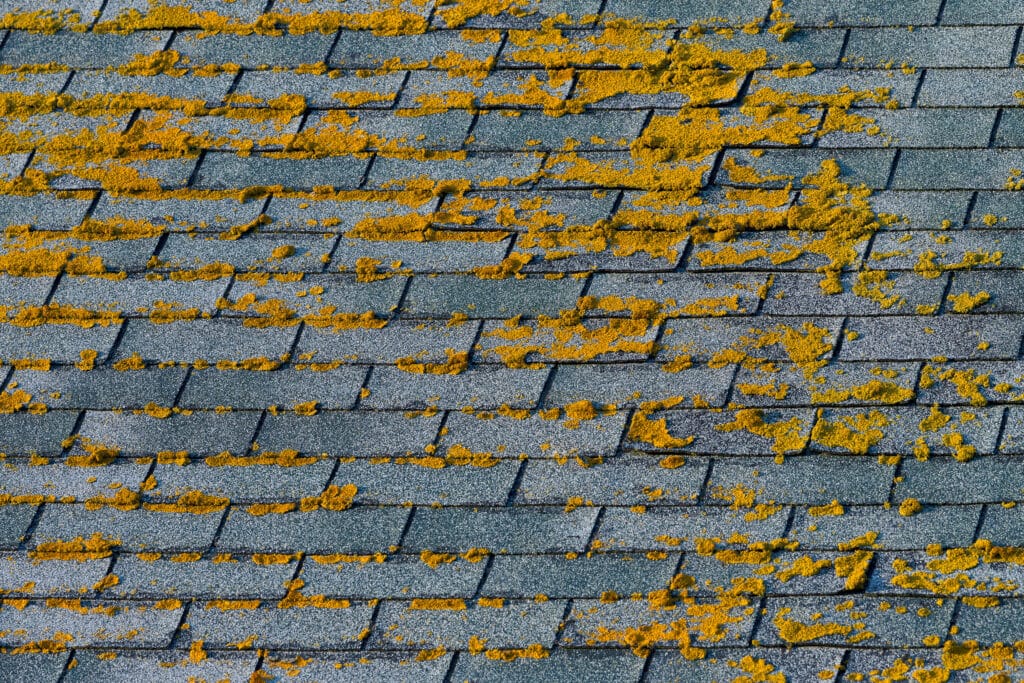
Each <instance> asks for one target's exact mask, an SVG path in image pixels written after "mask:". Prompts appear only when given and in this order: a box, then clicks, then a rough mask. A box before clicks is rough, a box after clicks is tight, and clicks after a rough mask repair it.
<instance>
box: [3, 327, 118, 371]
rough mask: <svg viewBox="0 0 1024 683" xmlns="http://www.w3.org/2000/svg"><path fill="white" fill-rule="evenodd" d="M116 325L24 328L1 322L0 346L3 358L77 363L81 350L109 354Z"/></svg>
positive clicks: (114, 336)
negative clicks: (41, 359) (44, 359)
mask: <svg viewBox="0 0 1024 683" xmlns="http://www.w3.org/2000/svg"><path fill="white" fill-rule="evenodd" d="M118 329H119V326H118V325H110V326H108V327H103V326H96V327H91V328H88V329H82V328H75V329H67V328H64V329H62V328H60V327H56V326H53V325H50V326H46V327H35V328H23V327H14V326H12V325H0V349H3V353H4V354H5V358H4V360H11V359H16V358H48V359H50V360H51V361H53V362H55V363H77V362H78V361H79V360H80V359H81V357H80V354H81V352H82V351H85V350H90V351H96V352H97V353H98V354H99V356H100V357H106V356H107V354H108V353H110V350H111V347H112V346H113V344H114V340H115V339H116V338H117V332H118Z"/></svg>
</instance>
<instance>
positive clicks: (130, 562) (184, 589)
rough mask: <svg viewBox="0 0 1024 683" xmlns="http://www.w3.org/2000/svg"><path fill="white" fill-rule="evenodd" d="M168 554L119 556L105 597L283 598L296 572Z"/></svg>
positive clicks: (289, 566) (239, 561)
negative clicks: (183, 558) (114, 578)
mask: <svg viewBox="0 0 1024 683" xmlns="http://www.w3.org/2000/svg"><path fill="white" fill-rule="evenodd" d="M174 557H175V556H173V555H170V556H167V555H165V556H164V557H161V558H160V559H157V560H143V559H141V558H140V557H139V556H138V555H133V554H130V553H120V554H119V555H118V557H117V562H115V563H114V568H113V573H114V574H116V575H117V577H118V579H119V580H118V583H117V585H116V586H113V587H112V588H110V589H108V590H107V591H106V593H105V594H110V595H116V596H120V597H125V598H146V597H151V598H154V599H157V598H165V597H168V596H173V597H177V598H192V597H212V598H221V599H226V600H244V599H252V598H268V599H272V598H281V597H284V594H285V588H284V585H285V584H286V583H287V582H288V581H289V580H290V579H291V578H292V575H293V574H294V573H295V566H294V563H284V564H265V565H259V564H256V563H255V562H253V561H251V560H250V559H249V558H247V557H237V558H234V559H233V560H232V561H231V562H213V561H211V560H208V559H202V560H195V561H187V562H182V561H179V560H175V559H174Z"/></svg>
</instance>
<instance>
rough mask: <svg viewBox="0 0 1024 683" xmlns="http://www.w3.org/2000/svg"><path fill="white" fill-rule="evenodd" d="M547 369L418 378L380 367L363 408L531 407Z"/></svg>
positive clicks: (496, 369) (474, 371)
mask: <svg viewBox="0 0 1024 683" xmlns="http://www.w3.org/2000/svg"><path fill="white" fill-rule="evenodd" d="M547 376H548V369H547V368H542V369H540V370H530V369H517V370H513V369H510V368H502V367H495V366H486V365H485V366H478V367H473V368H470V369H468V370H465V371H463V372H461V373H459V374H458V375H429V374H423V375H417V374H410V373H408V372H405V371H402V370H399V369H398V368H393V367H390V366H379V367H375V368H374V370H373V375H371V377H370V381H369V383H368V385H367V388H368V389H369V390H370V394H369V396H367V397H365V398H364V399H363V400H362V403H361V405H362V406H363V407H366V408H405V409H416V410H423V409H424V408H426V407H427V406H437V407H438V408H440V409H442V410H444V409H452V410H458V409H460V408H463V407H465V406H472V407H474V408H476V409H478V410H494V409H497V408H499V407H500V406H502V405H506V406H508V407H510V408H515V409H521V408H532V407H534V406H535V405H536V404H537V400H538V399H539V398H540V394H541V390H542V389H543V387H544V380H545V379H546V378H547Z"/></svg>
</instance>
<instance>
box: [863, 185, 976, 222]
mask: <svg viewBox="0 0 1024 683" xmlns="http://www.w3.org/2000/svg"><path fill="white" fill-rule="evenodd" d="M972 194H973V193H972V192H970V191H959V192H957V191H942V192H937V191H927V190H925V191H916V190H884V191H882V192H876V193H874V194H873V195H871V198H870V200H869V201H870V202H871V205H872V206H873V207H874V209H875V211H876V212H877V213H878V214H883V213H884V214H891V215H894V216H897V217H898V219H899V220H898V221H897V222H896V223H894V224H893V225H892V227H891V229H895V230H934V229H936V228H938V227H940V226H941V225H942V221H944V220H949V221H951V222H952V223H953V224H954V225H956V226H957V227H959V226H960V225H961V224H962V223H963V222H964V220H965V217H966V214H967V207H968V205H969V204H970V202H971V197H972Z"/></svg>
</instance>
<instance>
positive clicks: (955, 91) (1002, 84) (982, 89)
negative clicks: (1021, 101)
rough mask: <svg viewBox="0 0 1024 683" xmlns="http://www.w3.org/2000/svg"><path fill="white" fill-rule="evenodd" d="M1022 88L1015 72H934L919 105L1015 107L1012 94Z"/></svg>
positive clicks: (1018, 75) (925, 82) (926, 81)
mask: <svg viewBox="0 0 1024 683" xmlns="http://www.w3.org/2000/svg"><path fill="white" fill-rule="evenodd" d="M1019 88H1020V72H1019V71H1018V70H1016V69H934V70H932V71H929V72H928V73H927V74H925V76H924V83H923V84H922V85H921V92H920V95H919V96H918V99H917V104H918V106H921V107H997V106H1012V105H1015V104H1017V98H1015V97H1014V96H1013V93H1014V90H1015V89H1019ZM901 101H902V100H901ZM945 168H950V167H949V166H945ZM953 170H957V169H955V168H953ZM970 186H971V185H968V186H964V187H970Z"/></svg>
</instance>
